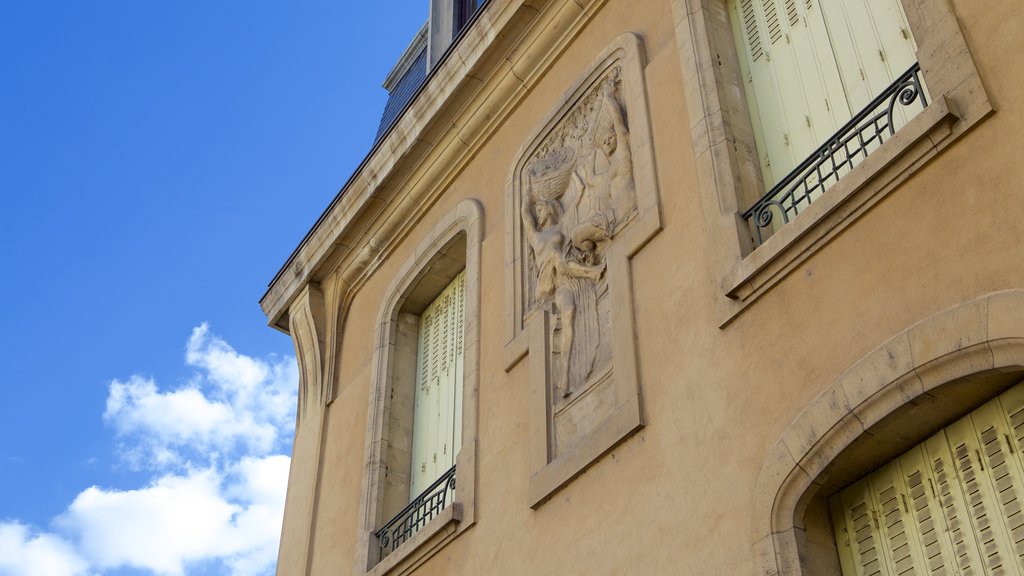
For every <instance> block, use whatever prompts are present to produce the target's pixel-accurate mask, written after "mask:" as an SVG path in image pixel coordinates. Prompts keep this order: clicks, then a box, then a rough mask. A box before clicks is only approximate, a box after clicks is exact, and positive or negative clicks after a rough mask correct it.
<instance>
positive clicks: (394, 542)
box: [374, 466, 455, 559]
mask: <svg viewBox="0 0 1024 576" xmlns="http://www.w3.org/2000/svg"><path fill="white" fill-rule="evenodd" d="M454 499H455V466H452V467H451V468H450V469H449V470H448V471H447V472H445V473H444V474H442V475H441V477H440V478H438V479H437V480H435V481H434V482H433V483H432V484H431V485H430V486H428V487H427V489H426V490H424V491H423V492H421V493H420V494H419V495H418V496H416V497H415V498H413V499H412V501H411V502H409V504H408V505H407V506H406V507H405V508H403V509H402V511H401V512H399V513H398V514H396V515H395V517H394V518H392V519H391V520H388V522H387V523H386V524H384V526H382V527H381V528H380V529H379V530H377V531H376V532H374V536H376V537H377V542H378V543H379V544H380V558H382V559H383V558H384V557H385V556H387V555H388V554H389V553H390V552H391V551H393V550H395V549H396V548H398V547H399V546H400V545H401V544H402V543H403V542H405V541H406V540H408V539H410V538H412V537H413V535H414V534H416V533H417V532H419V531H420V529H421V528H423V527H424V526H426V525H427V523H428V522H430V521H431V520H433V519H434V518H435V517H436V516H437V515H438V514H440V513H441V511H442V510H444V509H445V508H446V507H447V506H448V504H449V503H451V501H452V500H454Z"/></svg>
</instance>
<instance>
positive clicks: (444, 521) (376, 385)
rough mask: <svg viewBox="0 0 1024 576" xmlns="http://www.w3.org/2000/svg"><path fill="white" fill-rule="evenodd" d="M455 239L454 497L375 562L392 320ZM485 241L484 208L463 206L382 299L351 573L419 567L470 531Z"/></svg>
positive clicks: (372, 575) (370, 575)
mask: <svg viewBox="0 0 1024 576" xmlns="http://www.w3.org/2000/svg"><path fill="white" fill-rule="evenodd" d="M459 235H464V236H465V242H466V311H465V327H464V334H465V338H464V346H465V348H464V355H465V356H464V364H463V384H462V385H463V415H462V447H461V449H460V451H459V454H458V456H457V458H456V470H457V471H458V472H457V480H456V488H455V495H454V498H453V501H452V503H451V504H449V505H448V507H447V508H445V509H444V510H443V511H442V512H441V513H440V514H439V515H438V516H436V517H434V518H433V519H432V520H431V521H430V522H428V523H427V524H426V525H425V526H423V527H422V528H421V529H420V530H419V531H418V532H417V533H416V534H415V535H413V536H412V538H410V539H409V540H407V541H406V542H404V543H403V544H401V545H400V546H399V547H398V548H397V549H396V550H394V551H393V552H391V553H390V554H389V555H388V556H386V557H385V558H384V559H383V560H381V561H380V562H378V563H376V564H375V565H372V566H371V565H370V564H371V562H373V561H375V560H376V559H377V557H376V553H377V550H376V549H375V547H376V546H377V540H376V538H375V537H374V535H373V532H374V530H376V529H377V528H378V524H380V523H381V521H383V520H386V518H380V517H379V516H380V514H379V511H380V509H381V505H382V503H383V496H384V482H383V480H384V466H385V464H384V463H386V461H387V457H386V450H387V437H386V436H387V430H388V397H389V394H388V389H389V385H390V375H391V362H392V358H391V356H390V353H391V352H392V351H393V348H394V338H395V329H396V322H397V314H398V312H399V310H400V309H401V308H402V304H403V303H404V301H405V298H406V296H407V295H408V294H409V293H410V292H411V291H412V289H413V288H414V287H415V286H416V284H417V281H418V280H420V279H421V278H422V277H423V276H424V274H425V272H426V271H427V270H428V269H429V268H430V266H431V264H432V263H433V262H434V260H435V259H436V257H437V256H438V255H439V254H440V253H441V252H443V250H444V249H445V248H446V247H447V246H449V245H450V244H451V243H452V242H453V241H454V240H456V239H457V238H458V237H459ZM482 240H483V208H482V206H481V205H480V203H479V202H478V201H477V200H474V199H467V200H463V201H461V202H459V204H458V205H457V206H456V207H455V209H454V210H452V211H451V212H450V213H449V214H447V215H446V216H445V217H444V218H443V219H442V220H441V221H440V222H439V223H438V224H437V225H436V226H435V227H434V228H433V230H431V231H430V232H429V233H428V234H427V236H426V237H424V239H423V240H422V241H421V242H420V244H419V245H418V246H417V247H416V248H415V250H414V251H413V252H412V254H411V255H410V256H409V258H408V260H407V261H406V262H405V264H404V265H403V266H402V268H401V269H400V270H399V272H398V273H397V274H396V275H395V278H394V280H393V281H392V282H391V285H390V286H389V287H388V288H387V290H385V291H384V292H383V294H384V295H385V298H384V300H383V305H382V307H381V313H380V317H379V322H378V324H377V330H376V336H377V339H376V342H377V348H376V350H375V351H374V361H373V366H372V375H371V394H372V396H371V398H370V403H369V404H370V406H369V417H368V420H367V431H366V457H365V462H366V466H365V470H364V477H363V494H362V499H361V501H360V518H361V519H362V521H361V525H360V526H359V532H358V536H357V540H356V542H357V545H356V554H355V557H356V560H355V569H354V573H355V574H365V575H367V576H380V575H383V574H387V573H389V572H390V571H392V569H394V568H396V567H397V566H399V565H404V566H408V565H414V564H418V563H420V562H423V561H424V560H426V559H427V558H429V557H430V556H432V555H433V554H434V553H436V552H437V551H438V550H439V549H441V548H442V547H443V545H444V544H446V543H447V542H449V541H451V540H452V539H454V538H455V537H456V536H458V535H459V534H461V533H462V532H464V531H465V530H466V529H467V528H469V527H470V526H472V525H473V523H474V521H475V509H476V458H477V453H476V450H477V435H478V430H477V428H478V427H477V422H478V408H479V407H478V402H477V398H478V394H479V381H480V244H481V242H482Z"/></svg>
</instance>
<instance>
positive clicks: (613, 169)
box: [521, 68, 636, 398]
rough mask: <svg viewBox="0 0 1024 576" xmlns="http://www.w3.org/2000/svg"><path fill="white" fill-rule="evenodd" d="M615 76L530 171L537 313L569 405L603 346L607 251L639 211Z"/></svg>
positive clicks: (525, 213) (527, 228)
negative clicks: (544, 312)
mask: <svg viewBox="0 0 1024 576" xmlns="http://www.w3.org/2000/svg"><path fill="white" fill-rule="evenodd" d="M618 82H620V80H619V70H618V69H617V68H615V69H612V70H611V71H610V72H609V73H608V74H607V75H606V76H605V77H604V78H603V79H602V80H601V81H600V82H599V83H598V84H597V86H596V87H595V88H594V89H592V90H591V92H590V93H589V94H588V95H587V96H586V97H585V98H584V99H583V101H582V102H581V103H580V105H579V106H578V107H577V108H576V109H575V110H574V111H573V112H572V113H571V114H570V115H569V116H568V118H567V120H566V121H565V122H564V124H563V125H562V126H561V127H560V130H556V131H555V132H554V133H553V134H551V136H549V138H548V139H546V141H545V143H544V145H542V146H541V147H540V148H539V149H538V151H537V152H536V154H535V155H534V156H533V157H532V159H531V161H530V162H529V163H528V165H527V170H526V171H525V172H526V173H525V175H524V176H525V182H524V190H523V194H522V207H521V216H522V223H523V230H524V236H525V238H526V241H527V244H528V246H529V253H530V254H529V255H530V258H529V264H528V266H529V269H528V277H529V280H530V283H531V287H532V290H531V291H530V293H531V294H532V296H531V300H532V306H531V308H533V309H536V308H546V309H548V310H550V312H551V313H552V315H553V318H554V319H555V321H554V323H553V327H552V342H553V349H552V356H553V357H552V359H551V362H552V372H553V374H554V375H555V382H554V385H555V388H556V389H558V390H560V392H561V395H562V397H563V398H567V397H569V396H571V395H572V394H573V393H574V392H577V391H580V390H582V389H584V388H585V387H586V386H585V385H586V384H587V383H588V379H590V377H591V376H592V375H593V373H594V369H595V361H596V360H597V358H598V355H599V349H600V347H601V345H602V340H601V330H600V316H601V314H600V310H599V302H598V300H599V295H600V293H601V292H602V289H603V276H604V271H605V268H606V263H605V252H606V249H607V246H608V244H609V242H611V241H612V240H613V239H614V237H615V234H616V232H617V231H618V229H619V228H620V226H621V225H622V224H623V223H625V222H626V221H627V220H628V219H629V217H630V216H631V215H632V214H633V212H635V206H636V193H635V184H634V181H633V164H632V157H631V152H630V146H629V132H628V130H627V127H626V119H625V117H624V115H623V111H622V107H621V105H620V104H619V101H618V99H617V98H616V90H617V83H618Z"/></svg>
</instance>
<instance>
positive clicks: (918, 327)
mask: <svg viewBox="0 0 1024 576" xmlns="http://www.w3.org/2000/svg"><path fill="white" fill-rule="evenodd" d="M1021 370H1024V290H1006V291H1002V292H995V293H991V294H987V295H985V296H983V297H980V298H978V299H976V300H973V301H970V302H966V303H963V304H960V305H958V306H954V307H952V308H948V309H946V310H943V311H941V312H938V313H936V314H934V315H932V316H930V317H929V318H927V319H925V320H923V321H921V322H918V323H917V324H915V325H913V326H911V327H910V328H907V329H906V330H904V331H903V332H902V333H900V334H898V335H897V336H894V337H893V338H891V339H889V340H888V341H887V342H885V343H884V344H882V345H881V346H879V347H878V348H876V349H875V350H873V351H872V352H870V353H868V354H867V355H866V356H864V357H863V358H861V359H860V360H859V361H858V362H857V363H856V364H854V365H853V366H852V367H851V368H850V369H848V370H847V371H846V372H844V373H843V374H842V375H840V376H839V377H838V378H837V379H836V380H835V381H834V382H833V383H832V384H831V385H830V386H829V387H828V388H826V389H825V390H824V391H822V392H821V393H820V394H819V395H818V396H817V397H816V398H815V399H814V400H813V401H811V402H810V403H809V404H808V406H807V408H805V409H804V410H803V412H801V413H800V414H799V415H798V416H797V417H796V418H795V419H794V420H793V422H792V423H791V424H790V425H789V426H788V427H787V429H786V430H785V431H784V432H783V433H782V434H781V435H780V436H779V438H778V440H777V441H776V443H775V445H774V446H773V447H772V448H770V449H769V450H768V451H767V452H766V454H767V457H766V460H765V463H764V465H763V466H762V468H761V472H760V473H759V475H758V478H757V481H756V482H755V484H754V493H753V508H752V518H751V541H752V543H753V553H754V566H755V574H757V575H759V576H782V575H785V576H798V575H800V574H801V569H800V559H799V554H798V549H797V536H796V531H797V530H798V529H799V526H797V521H796V515H797V512H798V510H799V509H800V508H801V506H802V505H805V504H806V499H807V497H808V496H807V495H808V494H809V493H813V492H815V491H816V488H815V487H816V486H817V485H818V484H817V482H818V478H819V475H820V474H821V473H822V472H823V471H824V470H825V469H826V467H827V466H828V465H829V464H830V463H831V462H832V461H833V460H834V459H835V458H836V457H837V456H838V455H839V454H840V453H842V452H843V450H844V449H846V448H847V447H849V446H850V445H851V444H852V443H853V442H854V441H855V440H857V439H858V438H859V437H861V436H862V435H863V434H865V431H866V430H869V429H870V428H871V427H872V426H874V425H875V424H878V423H879V422H880V421H882V419H883V418H885V417H886V416H888V415H890V414H892V413H894V412H895V411H896V410H897V409H899V408H901V407H903V406H905V405H907V404H908V403H911V402H914V401H915V399H916V398H919V397H921V396H922V395H925V394H928V393H929V392H930V391H932V390H935V389H936V388H938V387H939V386H942V385H943V384H947V383H949V382H953V381H956V380H958V379H961V378H966V377H969V376H972V375H975V374H979V373H982V372H986V371H997V372H1019V371H1021ZM865 472H867V470H865Z"/></svg>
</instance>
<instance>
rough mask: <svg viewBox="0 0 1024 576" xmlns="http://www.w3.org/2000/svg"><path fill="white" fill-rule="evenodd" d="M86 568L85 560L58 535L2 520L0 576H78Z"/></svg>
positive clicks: (0, 528)
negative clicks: (43, 532)
mask: <svg viewBox="0 0 1024 576" xmlns="http://www.w3.org/2000/svg"><path fill="white" fill-rule="evenodd" d="M87 570H88V565H87V564H86V562H85V560H83V559H82V558H81V557H80V556H79V555H78V554H77V553H76V552H75V550H74V548H73V547H72V546H71V545H70V544H69V543H68V542H66V541H65V540H63V539H62V538H60V537H59V536H55V535H53V534H32V533H31V532H30V530H29V528H28V527H27V526H23V525H22V524H19V523H17V522H0V576H78V575H83V574H86V571H87Z"/></svg>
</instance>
